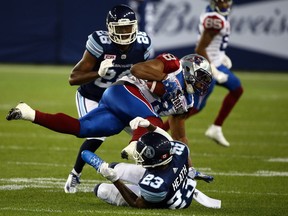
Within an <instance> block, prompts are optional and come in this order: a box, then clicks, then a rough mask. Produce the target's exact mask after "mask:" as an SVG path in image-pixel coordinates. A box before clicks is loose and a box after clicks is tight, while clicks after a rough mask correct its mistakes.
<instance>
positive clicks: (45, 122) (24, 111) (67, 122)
mask: <svg viewBox="0 0 288 216" xmlns="http://www.w3.org/2000/svg"><path fill="white" fill-rule="evenodd" d="M6 119H7V120H19V119H22V120H27V121H31V122H33V123H34V124H38V125H41V126H43V127H46V128H48V129H50V130H53V131H56V132H59V133H65V134H71V135H75V136H79V132H80V122H79V120H78V119H76V118H73V117H71V116H69V115H66V114H64V113H56V114H50V113H44V112H41V111H38V110H34V109H32V108H31V107H30V106H29V105H27V104H26V103H22V102H21V103H19V104H18V105H17V106H16V107H15V108H12V109H11V110H10V111H9V113H8V115H7V116H6Z"/></svg>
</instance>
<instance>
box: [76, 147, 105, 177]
mask: <svg viewBox="0 0 288 216" xmlns="http://www.w3.org/2000/svg"><path fill="white" fill-rule="evenodd" d="M81 157H82V159H83V160H84V161H85V162H86V163H87V164H89V165H90V166H92V167H94V168H95V169H96V170H97V171H98V172H99V171H100V166H101V165H102V163H104V161H103V160H102V159H101V158H100V157H98V156H97V155H96V154H94V153H93V152H91V151H88V150H84V151H82V153H81Z"/></svg>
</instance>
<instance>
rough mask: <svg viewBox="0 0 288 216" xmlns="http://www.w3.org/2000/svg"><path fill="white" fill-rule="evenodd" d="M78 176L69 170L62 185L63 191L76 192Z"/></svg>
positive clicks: (78, 182) (78, 181)
mask: <svg viewBox="0 0 288 216" xmlns="http://www.w3.org/2000/svg"><path fill="white" fill-rule="evenodd" d="M80 176H81V174H79V175H76V174H74V173H73V172H71V173H70V174H69V176H68V179H67V181H66V184H65V186H64V191H65V193H76V192H77V188H76V187H77V186H78V185H79V184H80Z"/></svg>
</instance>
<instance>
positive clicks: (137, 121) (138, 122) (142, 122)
mask: <svg viewBox="0 0 288 216" xmlns="http://www.w3.org/2000/svg"><path fill="white" fill-rule="evenodd" d="M129 125H130V127H131V129H132V130H136V129H137V128H138V127H144V128H147V127H149V125H150V122H149V121H148V120H147V119H144V118H142V117H136V118H134V119H133V120H131V121H130V123H129Z"/></svg>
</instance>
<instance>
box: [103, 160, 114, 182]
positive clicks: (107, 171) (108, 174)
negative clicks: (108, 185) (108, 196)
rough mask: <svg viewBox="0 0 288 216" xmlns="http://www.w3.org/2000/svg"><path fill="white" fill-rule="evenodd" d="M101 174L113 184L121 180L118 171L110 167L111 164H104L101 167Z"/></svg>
mask: <svg viewBox="0 0 288 216" xmlns="http://www.w3.org/2000/svg"><path fill="white" fill-rule="evenodd" d="M99 173H100V174H101V175H102V176H103V177H104V178H106V179H108V180H110V181H111V182H115V181H117V180H118V179H119V177H118V175H117V173H116V171H115V170H114V169H112V168H110V167H109V164H108V163H106V162H103V163H102V164H101V166H100V167H99Z"/></svg>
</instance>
